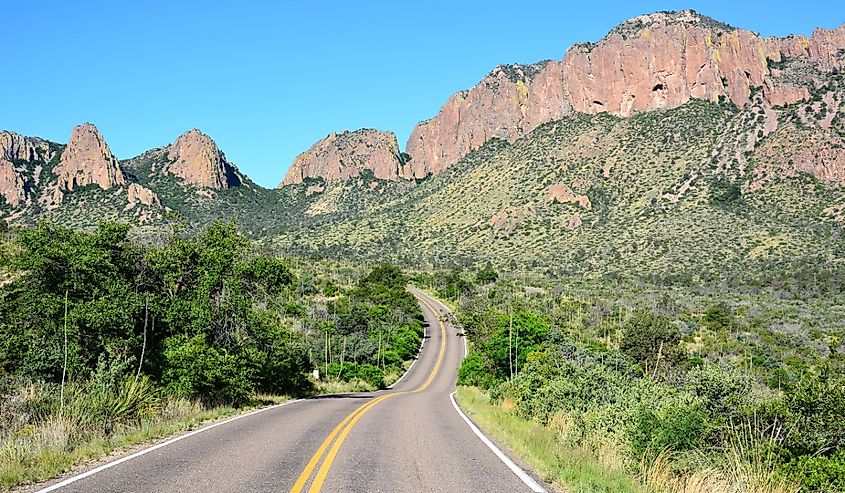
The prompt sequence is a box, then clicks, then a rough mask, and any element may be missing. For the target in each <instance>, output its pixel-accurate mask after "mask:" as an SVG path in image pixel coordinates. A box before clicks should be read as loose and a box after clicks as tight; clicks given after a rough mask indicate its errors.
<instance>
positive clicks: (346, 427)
mask: <svg viewBox="0 0 845 493" xmlns="http://www.w3.org/2000/svg"><path fill="white" fill-rule="evenodd" d="M417 299H419V300H420V302H421V303H423V304H424V305H425V306H427V307H428V309H429V310H431V312H432V313H434V314H435V316H437V323H438V324H439V325H440V352H439V353H438V354H437V361H436V362H435V363H434V368H433V369H432V370H431V374H429V376H428V378H427V379H426V381H425V382H423V384H422V385H420V386H419V387H417V388H416V389H414V390H410V391H404V392H391V393H388V394H384V395H381V396H379V397H376V398H375V399H373V400H371V401H369V402H367V403H365V404H362V405H361V406H360V407H358V408H357V409H355V410H354V411H352V412H351V413H349V415H348V416H346V417H345V418H343V421H341V422H340V423H339V424H338V425H337V426H336V427H335V428H334V430H332V432H331V433H329V436H327V437H326V439H325V440H323V443H322V444H321V445H320V448H318V449H317V451H316V452H314V455H313V456H312V457H311V460H310V461H308V465H306V466H305V469H304V470H303V471H302V474H300V475H299V478H297V480H296V483H294V484H293V487H292V488H291V489H290V491H291V493H301V492H302V491H303V490H304V489H305V484H306V483H307V482H308V479H309V478H310V477H311V474H312V473H313V472H314V468H316V467H317V464H319V463H320V459H322V458H323V455H324V454H326V450H327V449H328V454H326V458H325V459H324V460H323V463H322V465H320V469H319V470H318V471H317V475H316V476H315V477H314V481H313V482H312V483H311V487H310V488H309V489H308V493H317V492H319V491H320V490H321V489H322V487H323V483H324V482H325V481H326V476H327V475H328V474H329V470H330V469H331V468H332V463H333V462H334V460H335V457H337V453H338V452H339V451H340V447H341V445H343V441H344V440H346V437H347V436H348V435H349V432H350V431H352V428H353V427H354V426H355V424H356V423H358V421H359V420H360V419H361V418H362V417H363V416H364V415H365V414H366V413H367V412H368V411H369V410H370V409H372V408H373V407H375V406H376V405H377V404H378V403H379V402H381V401H383V400H386V399H389V398H391V397H394V396H397V395H401V394H411V393H417V392H422V391H423V390H425V389H427V388H428V386H429V385H431V382H433V381H434V377H435V376H436V375H437V372H438V371H439V370H440V365H441V363H443V354H444V353H445V352H446V326H445V325H443V322H442V321H441V320H440V316H439V314H438V313H439V312H438V311H437V310H435V309H434V307H433V306H431V304H429V303H428V302H427V301H425V300H424V299H422V298H417ZM329 447H331V448H329Z"/></svg>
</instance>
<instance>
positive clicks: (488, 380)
mask: <svg viewBox="0 0 845 493" xmlns="http://www.w3.org/2000/svg"><path fill="white" fill-rule="evenodd" d="M494 383H495V382H494V381H493V379H492V377H491V375H490V373H489V372H488V371H487V369H486V368H485V367H484V361H483V359H482V357H481V355H480V354H478V353H471V354H470V355H469V356H467V357H466V358H464V360H463V362H462V363H461V367H460V368H458V385H472V386H476V387H481V388H484V389H489V388H490V387H492V386H493V385H494Z"/></svg>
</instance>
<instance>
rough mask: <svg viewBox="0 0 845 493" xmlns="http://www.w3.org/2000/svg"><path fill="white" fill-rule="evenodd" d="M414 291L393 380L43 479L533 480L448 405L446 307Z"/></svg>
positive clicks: (107, 488)
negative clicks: (404, 349)
mask: <svg viewBox="0 0 845 493" xmlns="http://www.w3.org/2000/svg"><path fill="white" fill-rule="evenodd" d="M414 294H415V296H417V297H418V298H420V299H421V300H422V301H421V303H420V305H421V306H422V307H423V311H424V313H425V318H426V321H427V323H428V328H427V334H426V335H427V339H426V341H425V345H424V347H423V350H422V352H421V354H420V356H419V358H418V360H417V361H416V363H415V364H414V366H413V367H412V368H411V370H410V371H409V372H408V373H407V374H406V375H405V377H404V378H403V379H402V380H401V381H400V382H399V383H398V384H397V385H395V386H394V387H393V388H392V389H389V390H384V391H380V392H374V393H362V394H347V395H333V396H324V397H315V398H310V399H305V400H302V401H297V402H293V403H290V404H287V405H284V406H279V407H275V408H273V409H269V410H266V411H262V412H259V413H255V414H252V415H249V416H246V417H243V418H239V419H236V420H234V421H232V422H228V423H225V424H222V425H220V426H217V427H215V428H213V429H209V430H206V431H203V432H201V433H197V434H194V435H192V436H189V437H187V438H184V439H182V440H179V441H176V442H174V443H171V444H168V445H166V446H162V447H160V448H158V449H155V450H153V451H151V452H148V453H146V454H144V455H141V456H138V457H134V458H131V459H130V460H126V461H125V462H122V463H120V464H117V465H114V466H113V467H108V468H106V469H103V470H100V471H98V472H96V473H95V474H91V475H90V476H87V477H84V478H82V479H79V480H77V481H74V482H72V483H69V484H67V481H65V482H63V483H58V482H56V483H53V487H55V486H59V485H61V487H59V488H57V489H56V491H61V492H180V493H191V492H203V493H205V492H221V493H223V492H243V491H249V492H271V491H272V492H279V491H292V492H299V491H309V492H311V491H325V492H391V493H395V492H427V491H431V492H464V491H465V492H510V491H519V492H522V491H532V489H531V488H530V487H529V485H527V484H526V483H525V482H524V481H523V480H521V479H520V478H519V477H518V476H517V474H516V473H515V472H514V471H512V470H511V469H510V468H509V467H508V466H507V465H506V464H505V463H504V462H503V461H502V460H501V459H500V458H499V457H497V456H496V455H495V454H494V452H493V451H492V450H491V449H490V448H488V446H487V445H485V444H484V443H483V442H482V441H481V439H480V438H479V437H478V436H477V435H476V434H475V433H473V431H472V430H471V429H470V427H469V425H468V424H467V423H466V422H465V421H464V419H463V418H462V417H461V416H460V415H459V414H458V412H457V411H456V410H455V408H454V407H453V406H452V403H451V401H450V398H449V395H450V394H451V393H452V392H453V391H454V390H455V382H456V379H457V369H458V366H459V365H460V361H461V359H462V358H463V357H464V341H463V338H462V337H460V336H459V335H458V334H457V331H456V330H455V329H454V328H453V327H451V326H449V325H448V323H442V324H441V322H440V321H439V318H440V316H441V315H442V314H443V313H445V312H446V309H445V307H443V306H442V305H441V304H439V303H438V302H437V301H436V300H434V299H432V298H430V297H428V296H426V295H424V294H422V293H419V292H414ZM71 479H72V478H71ZM49 486H50V485H47V487H49ZM535 490H536V487H535Z"/></svg>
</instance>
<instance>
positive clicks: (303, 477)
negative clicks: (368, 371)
mask: <svg viewBox="0 0 845 493" xmlns="http://www.w3.org/2000/svg"><path fill="white" fill-rule="evenodd" d="M389 395H391V394H388V395H383V396H381V397H377V398H376V399H373V400H372V401H369V402H366V403H364V404H361V406H359V407H358V408H356V409H355V410H354V411H352V412H351V413H349V415H347V416H346V417H345V418H343V420H342V421H341V422H340V423H339V424H338V425H337V426H336V427H335V429H334V430H332V432H331V433H330V434H329V436H327V437H326V439H325V440H323V443H322V444H321V445H320V448H318V449H317V451H316V452H314V455H313V456H312V457H311V460H310V461H308V465H306V466H305V469H304V470H303V471H302V474H300V475H299V478H297V480H296V483H294V484H293V487H292V488H291V489H290V491H291V493H300V492H301V491H302V490H303V488H305V483H307V482H308V478H310V477H311V473H312V472H314V468H315V467H317V464H318V463H319V462H320V459H321V458H322V457H323V454H324V453H325V451H326V449H327V448H328V447H329V445H330V444H331V443H332V440H334V438H335V437H336V436H337V434H338V433H340V430H341V429H342V428H343V427H344V426H346V424H347V423H349V421H350V420H352V419H353V418H354V417H355V415H356V414H358V412H360V411H361V410H362V409H364V408H365V407H366V406H367V405H369V404H372V403H373V402H379V401H380V400H381V399H384V398H386V397H388V396H389Z"/></svg>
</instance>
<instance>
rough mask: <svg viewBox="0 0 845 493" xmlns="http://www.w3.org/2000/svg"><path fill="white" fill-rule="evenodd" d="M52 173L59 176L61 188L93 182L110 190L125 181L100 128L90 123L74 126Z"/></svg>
mask: <svg viewBox="0 0 845 493" xmlns="http://www.w3.org/2000/svg"><path fill="white" fill-rule="evenodd" d="M53 172H54V173H55V174H56V176H58V178H59V189H60V190H73V189H74V188H76V187H82V186H85V185H90V184H97V185H99V187H100V188H102V189H109V188H112V187H115V186H120V185H123V184H124V183H126V179H125V178H124V176H123V171H122V170H121V169H120V166H119V165H118V162H117V159H116V158H115V157H114V155H112V153H111V150H109V146H108V145H107V144H106V141H105V140H104V139H103V136H102V134H100V131H99V130H97V127H95V126H94V125H92V124H90V123H84V124H82V125H78V126H76V127H74V129H73V132H72V133H71V135H70V140H69V141H68V143H67V147H65V150H64V151H63V152H62V157H61V160H60V161H59V164H58V166H56V167H55V168H53Z"/></svg>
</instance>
